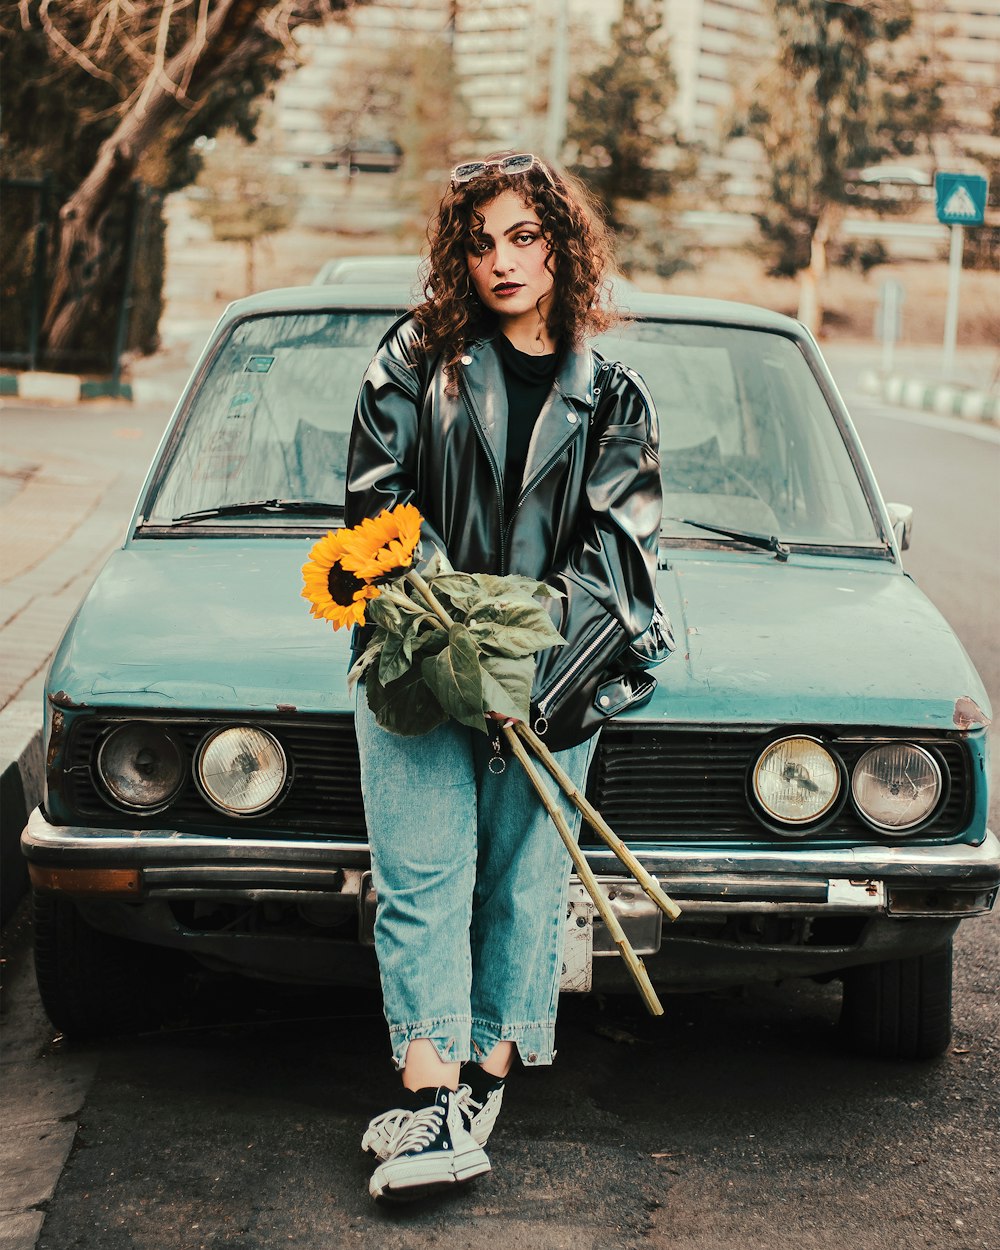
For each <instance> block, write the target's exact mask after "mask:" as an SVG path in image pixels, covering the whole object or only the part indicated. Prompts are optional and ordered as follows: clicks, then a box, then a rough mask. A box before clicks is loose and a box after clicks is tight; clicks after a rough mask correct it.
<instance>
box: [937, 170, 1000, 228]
mask: <svg viewBox="0 0 1000 1250" xmlns="http://www.w3.org/2000/svg"><path fill="white" fill-rule="evenodd" d="M987 187H988V183H987V181H986V179H985V178H984V177H982V175H981V174H935V175H934V199H935V201H936V206H937V219H938V221H940V222H943V223H944V224H945V225H946V226H981V225H982V224H983V222H984V221H985V219H986V191H987Z"/></svg>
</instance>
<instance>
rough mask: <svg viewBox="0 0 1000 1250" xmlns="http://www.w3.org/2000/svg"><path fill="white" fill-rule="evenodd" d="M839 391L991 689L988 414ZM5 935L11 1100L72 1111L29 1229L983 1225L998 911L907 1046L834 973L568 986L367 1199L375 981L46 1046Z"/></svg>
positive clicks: (227, 995) (187, 1248)
mask: <svg viewBox="0 0 1000 1250" xmlns="http://www.w3.org/2000/svg"><path fill="white" fill-rule="evenodd" d="M848 397H849V399H850V400H851V401H852V403H853V408H854V412H855V416H856V420H857V424H858V426H859V429H860V432H861V435H862V438H863V440H864V442H865V444H866V447H867V449H868V451H869V455H870V457H871V459H872V461H873V464H874V466H875V469H876V472H877V474H878V475H879V478H880V480H881V482H882V484H883V489H884V492H885V494H886V495H887V497H889V498H894V499H899V500H902V501H905V502H908V503H911V504H913V505H914V507H915V517H916V520H915V528H914V544H913V549H912V551H911V552H910V553H909V559H908V567H909V568H910V570H911V571H912V572H913V574H914V576H916V577H917V579H918V580H919V582H920V583H921V585H922V586H923V587H924V589H925V590H926V591H927V592H928V593H929V594H930V595H931V597H932V598H934V599H935V601H936V602H938V604H939V606H941V607H942V609H943V610H944V611H945V614H946V615H947V616H948V617H949V619H950V620H951V622H952V624H953V625H954V627H955V628H956V630H957V632H958V633H959V635H960V637H961V638H962V639H963V641H964V642H965V645H966V647H967V649H968V650H969V652H970V654H971V655H972V656H973V658H974V659H975V660H976V662H977V664H978V665H979V667H980V669H981V671H982V673H983V675H984V678H985V680H986V682H987V685H988V687H989V689H990V693H991V697H992V698H993V700H994V704H995V706H996V705H997V704H1000V671H998V667H1000V661H998V658H997V655H996V652H995V637H994V636H995V630H996V620H997V618H998V610H997V609H998V607H1000V580H998V566H997V559H996V557H997V550H998V541H997V540H998V530H997V512H996V508H997V504H996V494H997V492H996V485H997V482H998V480H1000V473H998V469H1000V434H998V433H997V432H990V431H988V432H986V436H985V437H975V436H974V435H973V433H971V432H970V431H969V430H967V429H965V428H963V427H961V426H960V425H959V424H958V423H955V422H944V421H938V420H936V419H932V418H927V419H924V418H921V417H919V416H917V415H916V414H903V413H901V412H900V411H899V410H884V409H883V408H882V407H881V405H877V404H875V403H873V402H872V401H870V400H860V399H857V400H855V398H854V397H853V396H850V395H849V396H848ZM998 789H1000V787H997V788H995V789H994V798H993V803H992V823H993V825H994V827H997V826H998V825H1000V821H998V819H997V816H998V797H997V790H998ZM22 942H23V939H22ZM11 962H12V964H13V965H14V968H15V983H14V987H13V991H12V1000H13V1009H12V1010H11V1011H10V1013H9V1015H8V1019H7V1028H8V1029H10V1030H12V1032H13V1033H14V1034H15V1035H16V1036H19V1037H21V1038H28V1039H31V1045H33V1046H34V1047H35V1054H36V1055H37V1059H36V1061H35V1063H34V1065H33V1067H32V1068H31V1069H30V1072H26V1074H25V1086H24V1088H23V1089H22V1091H21V1094H22V1102H23V1101H24V1100H29V1101H30V1100H32V1099H34V1100H36V1101H37V1100H38V1099H41V1100H43V1101H44V1099H45V1098H46V1096H47V1091H49V1090H51V1089H52V1088H53V1087H54V1086H55V1085H58V1084H60V1083H61V1084H62V1086H63V1088H64V1092H65V1089H66V1087H67V1084H68V1086H69V1087H70V1088H71V1092H72V1098H71V1100H70V1101H71V1102H72V1103H73V1105H72V1106H71V1107H70V1114H69V1116H68V1120H67V1132H71V1131H72V1127H73V1125H74V1124H75V1123H77V1122H78V1124H79V1127H78V1130H77V1132H76V1136H75V1141H74V1143H73V1147H72V1152H71V1154H70V1156H69V1159H68V1162H67V1164H66V1166H65V1168H64V1169H63V1172H62V1176H61V1179H60V1182H59V1185H58V1188H57V1189H56V1192H55V1194H54V1196H53V1197H52V1199H51V1200H50V1201H49V1202H48V1203H47V1215H46V1219H45V1224H44V1227H43V1230H42V1233H41V1237H40V1239H39V1242H38V1244H39V1246H40V1247H42V1250H175V1248H176V1250H202V1248H204V1250H222V1248H223V1247H225V1248H227V1250H275V1248H277V1247H283V1246H290V1247H296V1248H298V1250H320V1248H322V1250H340V1248H341V1247H344V1248H347V1247H360V1248H363V1250H431V1248H432V1247H433V1250H487V1248H489V1250H496V1247H498V1246H503V1247H504V1248H505V1250H507V1248H509V1250H562V1248H563V1247H566V1250H569V1248H570V1247H572V1250H639V1248H640V1247H649V1248H650V1250H661V1248H662V1250H666V1247H668V1246H669V1247H671V1250H721V1248H722V1247H726V1248H727V1250H728V1247H730V1246H739V1247H746V1248H747V1250H758V1248H759V1250H764V1248H765V1247H766V1248H767V1250H793V1248H794V1250H841V1247H843V1246H854V1247H858V1248H859V1250H899V1248H900V1247H907V1248H909V1247H923V1248H927V1250H985V1248H989V1250H993V1248H994V1247H996V1246H997V1245H998V1244H1000V1179H998V1175H997V1170H996V1160H997V1158H998V1152H1000V1134H998V1125H1000V1106H998V1095H997V1091H998V1088H1000V1043H998V1040H997V1038H998V1033H1000V1029H998V1025H1000V1018H998V1010H997V991H996V987H997V985H998V982H1000V917H994V918H991V919H989V920H977V921H972V922H970V923H968V924H966V925H965V926H963V928H962V929H961V930H960V934H959V938H958V942H957V960H956V991H955V1015H956V1031H955V1040H954V1045H953V1047H952V1049H951V1050H950V1052H949V1053H948V1054H947V1055H945V1056H944V1057H942V1058H941V1059H940V1060H938V1061H935V1062H932V1063H928V1064H914V1065H902V1066H897V1065H890V1064H883V1063H877V1062H872V1061H859V1060H857V1059H854V1058H851V1057H848V1056H846V1055H844V1054H842V1053H841V1052H840V1051H839V1050H838V1049H837V1045H836V1040H835V1036H834V1024H835V1021H836V1016H837V1011H838V1006H839V1001H838V1000H839V993H838V990H837V987H836V986H835V985H831V986H825V987H824V986H817V985H813V984H811V983H793V984H787V985H784V986H779V987H774V988H770V987H768V988H762V989H754V990H752V991H749V992H746V993H733V994H720V995H699V996H688V997H675V998H672V999H669V1000H668V1001H667V1011H666V1015H665V1017H664V1018H663V1019H662V1020H658V1021H654V1020H652V1019H650V1018H649V1017H647V1016H646V1015H645V1014H644V1013H643V1011H642V1008H641V1006H640V1005H639V1004H638V1003H637V1000H635V999H632V998H626V999H608V1000H604V1001H599V1000H596V999H585V1000H581V999H576V998H571V997H567V998H566V999H564V1000H563V1002H564V1006H563V1011H562V1014H561V1019H560V1035H559V1059H558V1061H557V1063H556V1065H555V1066H554V1067H553V1068H552V1069H550V1070H547V1071H546V1070H536V1071H531V1072H525V1073H523V1074H518V1075H517V1077H516V1079H514V1080H513V1081H512V1082H511V1085H510V1090H509V1094H508V1098H507V1103H506V1105H505V1108H504V1114H503V1118H502V1121H501V1126H500V1128H499V1129H498V1130H497V1133H496V1134H495V1136H494V1138H493V1140H492V1141H491V1147H490V1154H491V1158H492V1160H493V1166H494V1171H493V1173H492V1175H491V1176H489V1177H487V1178H484V1179H483V1180H481V1181H480V1182H478V1183H477V1184H476V1185H475V1186H474V1187H470V1188H469V1189H467V1190H463V1191H462V1192H459V1193H456V1194H454V1195H451V1196H449V1197H448V1198H446V1199H442V1200H439V1201H436V1202H429V1203H425V1204H421V1205H419V1206H417V1207H412V1208H405V1209H400V1210H382V1209H379V1208H375V1207H373V1205H372V1204H371V1203H370V1201H369V1199H368V1196H367V1191H366V1175H367V1173H366V1169H365V1166H364V1163H363V1161H362V1158H361V1156H360V1154H359V1152H358V1148H357V1143H358V1139H359V1136H360V1131H361V1128H362V1127H363V1125H364V1123H365V1121H366V1120H367V1118H368V1116H369V1115H370V1114H371V1113H372V1112H373V1111H374V1110H378V1109H380V1108H381V1106H382V1105H384V1104H387V1102H388V1099H389V1098H390V1096H391V1093H392V1091H393V1089H394V1085H395V1081H394V1077H393V1075H392V1073H391V1071H390V1068H389V1065H388V1062H387V1059H386V1044H385V1038H384V1024H383V1021H382V1019H381V1014H380V1011H379V1006H378V1002H377V1001H376V1000H375V999H374V998H373V997H372V996H366V995H359V994H352V995H348V996H344V995H342V994H331V993H324V994H316V993H310V994H302V993H290V992H288V991H279V990H275V989H272V988H271V987H265V986H261V987H249V988H247V987H242V988H237V987H229V988H226V989H222V990H220V988H219V987H218V986H217V985H213V984H212V983H209V982H205V983H204V985H203V986H202V987H201V989H200V994H199V996H198V997H197V998H196V1000H195V1002H194V1004H193V1006H192V1007H191V1009H190V1010H189V1011H188V1012H187V1013H186V1014H185V1016H184V1017H183V1018H179V1019H177V1021H176V1022H175V1026H174V1027H173V1028H172V1029H171V1030H170V1031H168V1032H164V1033H158V1034H155V1035H148V1036H141V1037H138V1038H133V1039H128V1040H120V1041H116V1042H113V1043H110V1044H106V1045H103V1046H100V1047H90V1048H87V1047H83V1048H69V1047H66V1046H64V1045H62V1044H61V1043H59V1042H53V1040H52V1036H51V1029H50V1028H49V1027H48V1026H47V1025H46V1022H45V1020H44V1017H43V1016H42V1014H41V1011H40V1008H39V1007H38V1005H37V1000H35V999H34V997H33V995H32V992H31V985H30V970H29V969H28V968H27V967H26V961H25V960H24V958H23V946H19V945H18V939H15V942H14V947H13V950H12V958H11ZM12 1101H13V1102H14V1104H15V1105H14V1107H13V1119H12V1122H13V1123H14V1124H15V1125H16V1124H17V1123H26V1122H27V1121H26V1119H25V1118H24V1117H25V1112H24V1108H23V1107H22V1106H21V1105H19V1103H18V1100H17V1099H16V1098H15V1099H13V1100H12ZM77 1107H79V1108H80V1109H79V1111H78V1112H77V1111H76V1108H77ZM29 1109H30V1108H29ZM19 1117H21V1118H20V1119H19ZM9 1122H11V1121H9Z"/></svg>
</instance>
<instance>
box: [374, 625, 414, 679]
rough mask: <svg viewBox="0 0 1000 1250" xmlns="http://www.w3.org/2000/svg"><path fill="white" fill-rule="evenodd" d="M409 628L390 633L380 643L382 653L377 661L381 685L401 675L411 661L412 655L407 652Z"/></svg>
mask: <svg viewBox="0 0 1000 1250" xmlns="http://www.w3.org/2000/svg"><path fill="white" fill-rule="evenodd" d="M411 632H412V631H411V630H408V629H406V628H405V627H404V629H403V631H402V632H401V633H398V634H397V633H391V634H389V635H388V637H387V638H386V640H385V642H384V643H383V644H382V653H381V655H380V656H379V661H378V678H379V681H380V682H382V683H383V685H385V684H388V683H389V682H391V681H395V680H396V679H397V678H399V677H402V676H403V674H404V673H405V672H407V670H408V669H409V667H410V664H411V663H412V655H411V654H410V653H408V648H407V641H408V639H409V637H410V634H411Z"/></svg>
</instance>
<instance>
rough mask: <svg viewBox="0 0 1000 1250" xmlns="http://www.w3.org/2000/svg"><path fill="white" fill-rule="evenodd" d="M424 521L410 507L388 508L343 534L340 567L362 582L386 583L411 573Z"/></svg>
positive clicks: (403, 505) (410, 505) (411, 505)
mask: <svg viewBox="0 0 1000 1250" xmlns="http://www.w3.org/2000/svg"><path fill="white" fill-rule="evenodd" d="M422 521H423V517H422V516H421V515H420V512H419V511H418V509H417V508H415V507H414V506H413V504H411V503H401V504H397V505H396V507H395V508H392V509H389V508H386V509H384V510H383V511H382V512H380V513H379V515H378V516H377V517H375V518H372V517H366V518H365V520H363V521H362V522H361V523H360V525H355V527H354V528H353V529H350V530H341V531H340V538H341V542H342V543H343V554H342V555H341V556H340V563H341V565H342V566H343V567H344V568H345V569H346V570H347V571H348V572H351V573H354V574H355V575H356V576H357V577H359V578H364V579H368V580H375V579H376V578H378V579H380V580H381V579H383V578H385V577H386V576H387V575H388V574H390V573H394V572H396V571H397V570H402V569H408V568H409V567H410V565H411V564H412V563H413V553H414V551H415V550H416V546H417V543H418V542H419V541H420V524H421V522H422Z"/></svg>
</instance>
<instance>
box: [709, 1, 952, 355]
mask: <svg viewBox="0 0 1000 1250" xmlns="http://www.w3.org/2000/svg"><path fill="white" fill-rule="evenodd" d="M770 10H771V16H772V18H773V26H774V38H773V51H772V53H771V55H770V57H769V58H768V59H767V61H766V62H765V64H764V67H763V69H762V70H760V71H759V72H757V73H756V74H754V75H753V76H752V77H751V78H750V79H749V82H748V89H747V90H746V91H745V93H744V95H743V99H742V102H741V103H742V117H740V118H739V120H738V121H737V122H736V123H735V124H734V125H733V127H732V129H731V135H732V136H735V135H737V134H749V135H751V136H752V137H753V138H755V139H757V141H758V142H759V143H760V145H761V147H762V149H763V152H764V158H765V161H766V165H767V171H768V183H769V187H768V190H769V195H768V200H767V203H766V205H765V206H764V207H763V208H762V209H761V210H760V212H759V213H757V214H756V216H757V221H758V224H759V226H760V230H761V233H762V235H763V237H764V239H765V241H766V243H767V244H768V245H769V251H770V255H771V262H772V272H773V273H785V274H792V273H798V274H799V275H800V283H801V286H800V302H799V318H800V319H801V320H802V321H803V322H805V324H806V325H808V326H809V327H810V328H811V329H812V330H813V331H814V332H817V331H818V330H819V328H820V322H821V319H822V317H821V308H820V286H821V282H822V279H823V276H824V274H825V273H826V267H827V247H828V245H829V243H830V242H831V240H832V239H833V238H834V237H835V235H836V232H837V229H838V227H839V224H840V221H841V219H842V217H843V214H844V210H845V208H846V207H847V206H848V205H850V204H855V203H868V204H869V205H870V203H871V200H870V189H866V188H864V187H863V185H859V183H858V182H857V180H856V178H852V174H856V172H857V171H858V170H860V169H863V168H865V167H867V166H870V165H876V164H878V163H879V162H881V161H884V160H886V159H888V158H891V157H901V156H902V157H909V156H913V155H915V154H918V153H919V152H920V151H921V150H922V149H923V150H925V151H927V152H930V151H931V147H930V144H931V139H932V136H933V135H934V134H936V133H940V132H941V131H942V130H943V129H944V126H945V124H946V119H945V115H944V104H943V97H942V91H941V88H942V82H941V79H940V76H939V74H938V73H937V71H936V70H935V68H934V66H933V64H932V62H931V60H930V57H929V56H928V55H925V54H923V53H922V52H920V51H919V49H917V48H915V45H914V44H913V43H912V41H906V42H904V37H905V36H908V35H910V33H911V30H912V26H913V10H912V5H911V0H770ZM904 50H905V52H906V56H905V58H904V57H903V55H902V52H903V51H904ZM739 104H740V101H739V100H738V106H737V107H738V108H739ZM882 207H883V208H889V207H890V206H889V205H887V204H885V203H883V205H882Z"/></svg>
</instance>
